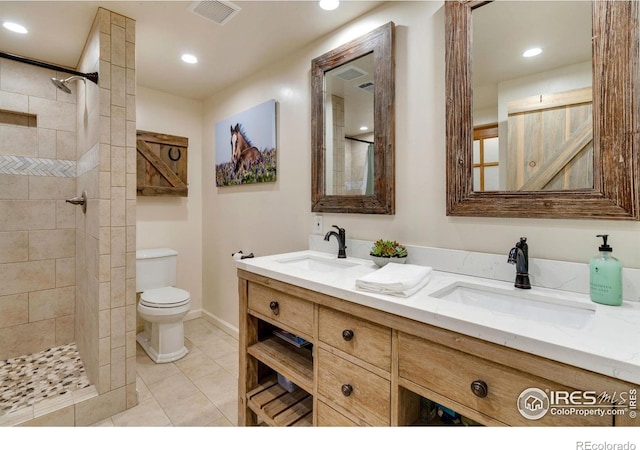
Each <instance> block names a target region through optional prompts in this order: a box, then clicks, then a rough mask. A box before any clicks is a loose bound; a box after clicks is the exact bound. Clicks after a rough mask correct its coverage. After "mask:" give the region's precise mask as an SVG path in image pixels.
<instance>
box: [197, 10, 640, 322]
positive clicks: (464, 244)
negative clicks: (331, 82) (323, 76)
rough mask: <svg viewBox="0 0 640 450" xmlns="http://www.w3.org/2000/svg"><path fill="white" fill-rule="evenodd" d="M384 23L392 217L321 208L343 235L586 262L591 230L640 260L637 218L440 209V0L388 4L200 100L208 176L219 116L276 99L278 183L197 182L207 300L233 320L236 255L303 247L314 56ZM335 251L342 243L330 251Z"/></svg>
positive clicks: (593, 245)
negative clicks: (390, 34)
mask: <svg viewBox="0 0 640 450" xmlns="http://www.w3.org/2000/svg"><path fill="white" fill-rule="evenodd" d="M388 21H393V22H394V23H395V24H396V214H395V215H394V216H375V215H358V214H324V215H323V216H324V228H325V230H324V231H325V232H326V231H328V230H329V229H330V228H331V225H333V224H337V225H340V226H342V227H344V228H345V229H346V230H347V237H348V238H353V239H364V240H375V239H377V238H381V237H383V238H387V239H397V240H399V241H401V242H404V243H407V244H413V245H423V246H431V247H443V248H451V249H464V250H470V251H479V252H489V253H504V255H505V264H506V258H507V253H508V251H509V249H510V248H511V247H512V246H513V245H514V244H515V243H516V242H517V240H518V238H519V237H520V236H527V237H528V243H529V249H530V255H531V256H532V257H534V258H547V259H558V260H564V261H576V262H586V261H588V260H589V258H590V257H591V256H593V255H594V254H596V253H597V246H598V244H599V242H598V239H597V238H596V237H595V235H596V234H601V233H608V234H610V241H611V244H612V246H613V248H614V256H617V257H619V258H620V259H621V260H622V262H623V263H624V265H625V266H626V267H635V268H639V267H640V240H639V237H640V224H639V223H637V222H617V221H594V220H557V219H556V220H552V219H498V218H464V217H447V216H446V214H445V196H446V191H445V80H444V77H445V68H444V7H443V3H442V2H392V3H391V4H387V5H384V6H382V7H381V8H378V9H377V10H375V11H374V12H373V13H371V14H370V15H368V16H365V17H364V18H361V19H359V20H356V21H354V22H353V23H352V24H350V25H349V26H347V27H345V28H344V29H343V30H341V31H339V32H336V33H334V34H332V35H331V36H328V37H327V38H324V39H321V40H320V41H318V42H316V43H314V44H312V45H310V46H308V47H306V48H305V49H302V50H301V51H299V52H297V53H296V54H293V55H291V56H290V57H289V58H288V59H287V60H286V61H278V62H277V63H275V64H274V65H273V66H271V67H269V68H267V69H265V70H263V71H261V72H259V73H256V74H255V75H254V76H253V77H251V78H250V79H245V80H242V81H239V82H238V83H237V84H236V85H235V86H233V87H232V88H230V89H228V90H225V91H224V92H221V93H219V94H217V95H216V96H215V97H213V98H210V99H208V100H207V101H205V103H204V135H203V148H204V149H205V150H204V152H203V166H202V171H203V174H210V173H212V170H213V167H214V165H215V161H214V149H213V146H214V136H213V133H214V127H215V123H216V122H217V121H219V120H221V119H223V118H225V117H227V116H229V115H232V114H236V113H238V112H240V111H243V110H245V109H247V108H250V107H252V106H254V105H256V104H259V103H261V102H263V101H265V100H267V99H270V98H275V99H276V100H277V102H278V127H277V132H278V152H279V154H278V181H277V182H276V183H270V184H256V185H250V186H238V187H232V188H230V187H225V188H217V187H216V186H215V181H214V178H213V176H212V175H211V176H209V175H207V176H206V177H204V182H203V201H204V207H203V224H204V229H205V230H206V232H205V233H204V235H203V245H204V249H203V271H204V272H203V292H204V301H203V306H204V308H205V310H207V311H208V312H210V313H211V314H212V315H214V316H216V317H217V318H219V319H221V320H222V321H225V322H227V323H230V324H232V325H234V326H237V324H238V305H237V299H238V297H237V283H236V277H235V267H234V265H233V263H232V261H231V253H232V252H234V251H236V250H240V249H242V250H244V251H245V252H246V253H247V252H250V251H252V252H254V253H255V254H256V256H261V255H267V254H273V253H280V252H286V251H294V250H301V249H304V248H306V247H307V238H308V235H309V234H310V233H312V229H313V228H312V227H313V220H314V214H313V213H312V212H311V190H310V185H311V176H310V170H311V148H310V145H311V144H310V143H311V136H310V123H311V115H310V111H311V105H310V67H311V60H312V59H313V58H315V57H317V56H319V55H321V54H323V53H324V52H326V51H328V50H330V49H332V48H334V47H336V46H338V45H340V44H342V43H344V42H347V41H348V40H350V39H351V38H353V37H356V36H358V35H361V34H363V33H365V32H367V31H369V30H371V29H373V28H375V27H376V26H379V25H382V24H384V23H386V22H388ZM336 251H337V248H336Z"/></svg>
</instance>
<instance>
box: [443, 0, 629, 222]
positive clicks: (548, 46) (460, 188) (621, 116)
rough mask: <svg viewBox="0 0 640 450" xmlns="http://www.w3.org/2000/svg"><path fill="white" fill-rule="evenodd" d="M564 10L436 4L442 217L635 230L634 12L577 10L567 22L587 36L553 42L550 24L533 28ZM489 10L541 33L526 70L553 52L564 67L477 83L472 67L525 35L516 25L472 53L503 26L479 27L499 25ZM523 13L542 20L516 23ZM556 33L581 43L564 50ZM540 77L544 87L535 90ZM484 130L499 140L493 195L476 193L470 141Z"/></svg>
mask: <svg viewBox="0 0 640 450" xmlns="http://www.w3.org/2000/svg"><path fill="white" fill-rule="evenodd" d="M556 3H558V5H555V4H556ZM572 3H574V2H554V1H549V2H516V1H514V2H487V1H468V0H459V1H447V2H445V20H446V23H445V29H446V36H445V45H446V48H445V66H446V74H445V78H446V139H447V215H449V216H477V217H539V218H576V219H626V220H629V219H631V220H639V219H640V208H639V205H638V199H639V197H640V176H639V170H638V169H639V167H638V149H639V148H640V127H639V123H640V101H639V83H640V73H639V63H638V61H639V44H638V35H639V32H638V2H635V1H611V0H606V1H593V2H576V3H575V4H574V5H573V6H579V7H580V8H579V11H578V10H576V9H573V10H571V8H569V12H570V13H571V12H573V15H572V18H571V20H575V21H580V22H587V24H584V23H583V24H582V25H583V26H582V27H580V28H578V29H576V30H573V31H570V30H569V27H568V26H566V22H567V20H568V19H565V20H564V22H562V21H561V22H562V23H560V24H559V25H558V27H559V28H560V30H559V31H560V34H559V35H557V36H556V37H553V36H554V33H552V32H551V30H547V28H546V26H547V24H550V22H551V19H548V20H547V19H544V20H543V19H541V18H536V17H538V16H537V15H538V14H545V13H547V14H548V11H549V10H550V9H551V8H552V5H555V6H557V7H559V8H565V9H566V7H567V6H571V4H572ZM499 5H500V6H501V7H502V6H504V7H513V8H521V9H522V14H515V13H514V12H513V11H512V12H510V13H509V14H508V16H509V17H514V15H516V16H520V15H522V16H525V17H527V18H529V19H530V21H531V23H532V24H533V25H534V26H532V27H531V28H532V29H533V30H536V29H537V28H539V27H538V25H540V24H541V23H542V22H544V26H542V28H541V29H542V30H544V31H545V32H544V33H542V34H538V36H537V38H536V39H537V40H538V42H539V44H537V45H538V46H540V47H541V48H542V53H541V54H540V55H539V56H537V57H536V58H541V57H542V56H543V55H545V54H546V55H551V53H552V50H555V49H562V52H561V53H563V54H564V55H565V59H564V60H563V61H562V62H559V63H558V62H556V63H554V65H549V66H546V67H543V66H542V61H543V59H538V60H537V61H536V60H535V58H531V59H529V61H528V62H526V65H528V66H530V67H529V69H530V71H529V72H528V73H516V72H514V73H509V74H506V72H507V71H509V70H511V68H507V67H506V66H505V67H503V68H502V69H501V70H498V73H504V74H505V75H506V77H504V78H501V79H500V80H499V81H495V80H494V82H493V84H492V83H484V82H483V80H487V79H489V77H490V75H488V74H487V73H484V72H483V71H485V70H486V68H484V67H483V62H486V61H487V60H490V59H491V58H492V55H491V52H492V51H493V52H497V51H496V48H495V47H496V46H498V45H502V44H503V43H505V42H506V43H507V44H508V45H507V47H509V45H511V44H512V43H516V42H518V41H519V38H520V35H521V34H522V35H524V29H525V28H526V27H525V26H524V25H519V26H518V27H517V29H516V30H511V33H512V34H507V35H501V37H500V38H499V39H498V40H499V41H500V42H501V43H500V44H498V43H497V42H495V41H493V42H494V44H493V45H490V47H493V49H490V50H489V51H488V52H487V51H486V50H483V46H482V45H481V43H482V42H475V41H484V40H486V41H489V42H492V39H493V38H494V37H495V36H494V35H499V34H501V33H502V31H506V30H502V28H509V26H510V25H496V24H494V25H489V26H487V25H482V22H483V21H484V20H485V19H488V20H493V19H494V17H493V15H494V14H495V15H496V16H498V15H499V14H500V13H499V12H496V11H497V10H496V9H495V8H493V7H494V6H499ZM531 6H533V7H535V8H539V9H541V10H540V11H535V12H531V11H529V12H525V11H524V9H526V8H528V7H531ZM585 7H586V8H585ZM485 8H486V9H485ZM492 11H493V12H492ZM483 15H486V16H488V17H486V18H483V17H482V16H483ZM553 15H554V16H555V15H559V13H558V14H556V13H554V14H553ZM579 17H582V19H578V18H579ZM476 19H477V20H478V23H477V24H478V28H479V30H476V29H475V25H476ZM507 22H508V21H507ZM584 25H587V26H586V27H585V26H584ZM480 28H484V31H481V30H480ZM578 30H580V31H578ZM547 31H548V32H547ZM476 32H478V33H476ZM567 32H569V34H570V35H574V34H575V35H581V36H582V37H581V38H580V40H579V42H578V43H577V44H575V45H576V46H575V47H566V45H568V44H569V43H570V42H569V41H571V39H570V37H572V36H566V35H565V36H564V37H563V34H562V33H567ZM514 33H515V34H514ZM512 36H513V37H512ZM558 36H559V37H558ZM507 41H508V42H507ZM585 43H589V44H590V48H591V51H590V53H591V56H590V57H587V56H586V54H587V53H588V48H585ZM476 44H478V46H476ZM533 44H536V43H534V42H532V43H531V45H533ZM571 45H574V44H571ZM586 47H589V45H587V46H586ZM517 50H518V51H517V52H516V49H515V48H512V49H509V48H506V49H505V48H502V49H501V50H500V52H501V53H508V52H511V53H513V54H514V56H521V55H522V53H523V52H524V50H526V48H521V49H517ZM499 64H501V63H500V62H496V61H494V62H493V63H490V65H493V66H497V65H499ZM540 69H541V70H540ZM476 71H477V72H479V73H478V74H477V75H478V76H476V73H475V72H476ZM541 72H542V73H545V74H547V75H549V74H551V75H552V76H551V77H550V78H546V79H543V78H541V77H540V76H539V74H540V73H541ZM569 74H571V76H569ZM514 80H515V81H514ZM490 122H496V123H498V129H499V133H498V135H499V139H498V141H499V144H498V145H499V152H498V153H499V165H498V168H499V169H498V172H499V173H498V187H497V189H492V190H489V189H486V186H485V189H484V190H480V189H481V188H480V187H478V186H479V183H477V182H475V180H474V176H473V174H474V170H475V169H474V163H475V162H474V137H473V130H474V127H476V126H480V125H482V124H486V123H490Z"/></svg>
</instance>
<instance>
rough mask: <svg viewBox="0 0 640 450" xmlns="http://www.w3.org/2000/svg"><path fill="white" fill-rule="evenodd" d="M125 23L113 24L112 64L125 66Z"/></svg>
mask: <svg viewBox="0 0 640 450" xmlns="http://www.w3.org/2000/svg"><path fill="white" fill-rule="evenodd" d="M125 64H126V59H125V39H124V23H123V24H122V26H119V25H117V24H113V23H112V24H111V65H112V66H113V65H117V66H121V67H125Z"/></svg>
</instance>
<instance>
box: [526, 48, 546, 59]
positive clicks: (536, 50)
mask: <svg viewBox="0 0 640 450" xmlns="http://www.w3.org/2000/svg"><path fill="white" fill-rule="evenodd" d="M540 53H542V49H541V48H539V47H535V48H530V49H529V50H527V51H525V52H524V53H523V54H522V56H524V57H525V58H531V57H532V56H537V55H539V54H540Z"/></svg>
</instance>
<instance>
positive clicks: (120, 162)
mask: <svg viewBox="0 0 640 450" xmlns="http://www.w3.org/2000/svg"><path fill="white" fill-rule="evenodd" d="M126 164H127V160H126V149H125V148H124V147H116V146H114V145H112V146H111V186H126V185H127V178H126Z"/></svg>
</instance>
